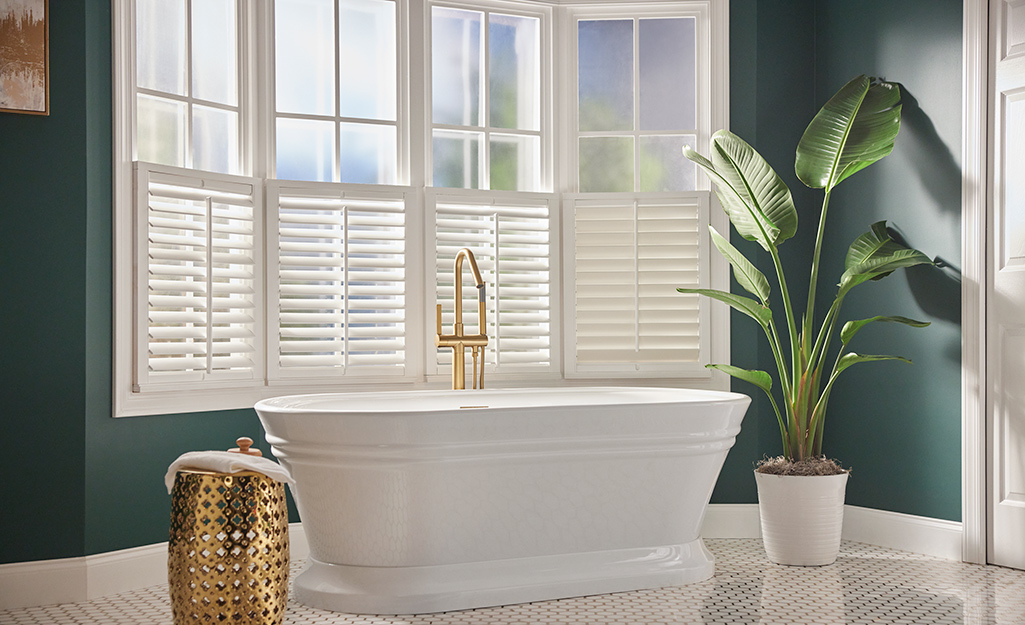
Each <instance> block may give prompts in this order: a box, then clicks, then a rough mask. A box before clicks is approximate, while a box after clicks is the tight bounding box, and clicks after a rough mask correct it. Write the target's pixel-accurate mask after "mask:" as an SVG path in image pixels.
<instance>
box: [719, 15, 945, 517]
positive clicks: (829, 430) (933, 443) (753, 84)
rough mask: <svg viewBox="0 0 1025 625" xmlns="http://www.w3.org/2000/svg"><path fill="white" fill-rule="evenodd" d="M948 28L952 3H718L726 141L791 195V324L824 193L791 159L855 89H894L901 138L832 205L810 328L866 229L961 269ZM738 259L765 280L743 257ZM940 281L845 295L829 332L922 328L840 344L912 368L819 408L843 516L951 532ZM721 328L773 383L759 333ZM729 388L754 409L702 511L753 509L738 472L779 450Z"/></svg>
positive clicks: (856, 383) (843, 384) (925, 278)
mask: <svg viewBox="0 0 1025 625" xmlns="http://www.w3.org/2000/svg"><path fill="white" fill-rule="evenodd" d="M961 19H962V18H961V2H960V0H902V1H901V2H893V1H892V0H859V1H858V2H847V1H843V0H828V1H827V0H818V1H815V0H733V1H732V2H731V10H730V20H731V24H730V37H731V41H730V54H731V58H730V71H731V80H730V98H731V107H730V115H731V129H732V130H733V131H734V132H736V133H737V134H739V135H741V136H742V137H744V138H746V139H747V140H748V141H749V142H750V143H751V144H752V145H754V146H755V148H756V149H758V150H759V152H760V153H761V154H762V155H763V156H764V157H765V158H766V160H768V161H769V163H770V164H772V165H773V167H774V168H775V169H776V171H777V173H779V175H780V176H781V177H782V178H783V179H784V181H785V182H786V183H787V185H788V186H789V187H790V189H791V191H792V193H793V194H794V200H795V203H796V205H797V208H798V213H799V222H800V223H799V227H798V235H797V236H796V237H795V238H794V239H792V240H790V241H787V242H786V243H785V245H784V246H783V247H782V248H781V252H782V256H783V263H784V267H785V270H786V272H787V276H788V282H789V287H790V290H791V295H792V300H793V301H794V302H795V305H799V306H800V307H801V309H802V310H803V308H804V304H803V302H804V301H805V299H806V298H807V284H806V283H807V276H808V262H809V260H805V259H810V257H811V248H812V246H813V245H814V236H815V229H816V227H817V224H818V214H819V207H820V205H821V198H822V194H821V192H818V191H811V190H809V189H807V188H805V187H804V185H803V184H801V183H800V182H798V181H797V180H796V179H795V176H794V173H793V161H794V149H795V148H796V146H797V143H798V141H799V140H800V137H801V134H802V133H803V131H804V128H805V127H806V126H807V123H808V122H809V121H810V120H811V118H812V116H814V114H815V112H817V111H818V109H819V108H820V107H821V106H822V104H824V103H825V102H826V101H827V100H828V99H829V98H830V97H831V96H832V95H833V94H834V93H835V92H836V90H838V89H839V88H840V87H841V86H842V85H843V84H844V83H846V82H847V81H848V80H850V79H851V78H853V77H854V76H856V75H858V74H862V73H864V74H868V75H874V76H882V77H885V78H886V79H888V80H891V81H897V82H900V83H901V84H902V85H903V87H904V109H903V124H902V130H901V133H900V136H899V137H898V139H897V147H896V149H895V150H894V153H893V154H892V155H891V156H889V157H888V158H886V159H885V160H883V161H882V162H880V163H878V164H876V165H873V166H872V167H870V168H869V169H867V170H865V171H863V172H860V173H858V174H857V175H855V176H853V177H852V178H850V179H848V180H847V181H845V182H844V183H843V184H841V185H840V186H839V187H837V190H836V191H834V194H833V197H832V200H831V205H830V211H829V219H828V221H827V223H828V228H827V231H826V236H825V238H824V253H823V261H822V270H821V274H820V284H819V291H818V295H819V298H818V302H817V304H816V309H817V311H818V313H817V314H818V315H821V314H822V313H824V311H825V310H826V309H827V308H828V306H829V304H830V303H831V301H832V295H833V294H834V293H835V290H836V289H835V286H834V285H835V284H836V282H837V281H838V279H839V275H840V273H842V271H843V259H844V256H845V254H846V252H847V248H848V246H849V245H850V243H851V241H853V240H854V238H855V237H857V236H858V235H859V234H861V233H862V232H864V231H866V230H868V227H869V225H870V224H871V223H872V222H874V221H878V220H881V219H887V220H889V222H890V224H891V225H892V226H894V227H896V228H897V229H898V230H899V231H900V232H901V233H902V234H903V236H904V237H905V238H906V239H907V241H908V243H909V244H910V245H912V246H914V247H917V248H918V249H921V250H922V251H923V252H925V253H926V254H927V255H929V256H930V257H935V256H940V257H942V258H943V259H945V260H947V261H948V262H949V263H950V264H951V265H953V266H954V267H959V266H960V236H961V230H960V162H959V159H960V143H961V108H960V106H961V39H962V35H961ZM733 239H734V242H735V243H736V241H737V239H738V237H736V236H734V238H733ZM741 243H742V244H743V246H741ZM737 245H738V247H740V248H741V249H742V250H743V251H744V252H745V253H746V254H747V255H748V256H749V257H752V258H754V259H755V261H756V264H758V265H759V267H760V268H761V269H762V270H763V271H764V272H765V273H766V274H767V275H774V273H773V270H772V266H771V261H770V260H769V259H768V255H767V254H765V253H764V252H761V251H760V249H759V248H758V247H757V246H756V245H754V244H750V243H747V242H740V243H737ZM952 273H953V272H951V274H947V273H944V272H943V271H942V270H939V269H936V268H925V267H921V268H912V269H911V270H908V271H906V272H903V271H902V272H898V273H896V274H894V275H892V276H890V277H889V278H887V279H886V280H883V281H882V282H878V283H876V282H872V283H869V284H867V285H864V286H861V287H858V289H856V290H855V291H854V292H853V293H852V294H851V295H850V296H849V297H848V298H847V303H846V304H845V307H844V310H843V311H842V315H841V318H842V319H860V318H866V317H871V316H874V315H879V314H884V315H885V314H901V315H905V316H909V317H913V318H917V319H922V320H927V321H931V322H932V326H930V327H929V328H926V329H924V330H912V329H910V328H906V327H904V326H897V327H892V326H885V325H884V324H876V326H874V327H870V328H868V329H866V330H865V331H864V332H863V333H861V334H859V336H858V338H857V340H856V344H854V345H852V348H854V349H856V350H857V351H859V352H862V353H882V354H886V353H895V354H899V355H903V356H906V357H909V358H912V359H913V360H914V361H915V363H916V364H915V365H914V366H913V367H909V366H906V365H902V364H900V363H889V362H888V363H872V364H866V365H860V366H858V367H854V368H852V369H850V370H848V371H847V372H846V373H845V374H844V376H843V377H842V378H841V380H840V382H838V385H837V387H836V389H835V391H834V392H833V394H832V399H831V402H830V407H829V412H828V415H829V418H828V419H829V420H828V421H827V426H826V439H825V450H826V453H827V454H828V455H829V456H830V457H835V458H838V459H840V460H841V461H842V462H843V463H844V464H845V465H846V466H850V467H853V469H854V473H853V475H852V478H851V480H850V482H849V485H848V490H847V493H848V496H847V502H848V503H850V504H854V505H859V506H866V507H871V508H879V509H884V510H892V511H896V512H904V513H910V514H916V515H921V516H927V517H935V518H941V519H949V520H959V519H960V515H961V481H960V479H961V477H960V476H961V446H960V445H961V444H960V427H961V408H960V376H961V367H960V358H961V352H960V318H959V316H960V284H959V282H958V281H957V280H956V279H953V278H951V277H950V275H952ZM773 287H774V289H775V287H776V285H775V283H773ZM735 288H736V287H735ZM777 290H778V289H777ZM732 322H733V331H732V337H731V340H732V358H733V363H734V364H736V365H738V366H742V367H746V368H761V369H765V370H768V371H771V370H773V369H774V364H773V362H772V359H771V355H770V354H769V352H768V348H767V347H766V346H765V345H764V337H763V336H762V335H761V331H760V330H758V329H757V328H755V327H753V326H754V324H753V323H752V322H751V321H750V320H749V319H747V318H746V317H743V316H742V315H738V314H736V313H734V317H733V319H732ZM734 388H735V390H738V391H741V392H745V393H748V394H749V395H752V396H753V397H754V398H755V403H754V404H753V405H752V409H751V411H750V412H749V414H748V416H747V417H746V419H745V422H744V430H745V431H744V432H742V433H741V436H740V437H739V438H738V441H737V446H736V447H735V448H734V449H733V450H732V451H731V452H730V457H729V459H728V460H727V463H726V466H725V467H724V469H723V473H722V477H721V478H720V481H719V483H718V485H717V487H716V491H715V494H714V496H713V499H712V501H713V502H745V501H754V500H755V495H754V483H753V478H752V477H751V473H750V472H751V466H752V463H753V462H754V461H755V460H757V459H758V458H760V457H761V456H762V455H763V454H776V453H779V451H780V443H779V440H778V439H779V436H778V429H777V428H776V426H775V417H774V416H773V414H772V409H771V407H770V406H768V405H767V402H765V401H763V400H762V398H761V397H760V393H761V392H760V391H756V389H753V387H751V386H749V385H746V384H743V383H739V382H735V383H734Z"/></svg>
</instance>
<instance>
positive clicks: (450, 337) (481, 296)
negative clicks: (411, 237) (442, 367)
mask: <svg viewBox="0 0 1025 625" xmlns="http://www.w3.org/2000/svg"><path fill="white" fill-rule="evenodd" d="M463 259H467V260H469V261H470V272H471V273H473V279H474V281H475V284H476V286H477V328H478V329H479V331H480V334H472V335H470V336H466V335H465V334H463V276H462V274H463ZM455 288H456V297H455V300H456V320H455V324H454V327H453V330H452V334H442V333H441V304H438V333H437V334H436V335H435V336H434V344H435V345H436V346H438V347H451V348H452V388H453V389H465V388H466V360H465V358H466V356H465V352H464V350H465V349H466V348H467V347H469V348H470V352H471V353H472V354H473V384H472V386H471V387H470V388H484V348H485V347H486V346H487V344H488V335H487V334H485V333H484V330H485V328H486V327H487V326H486V325H485V319H484V307H485V306H486V304H487V296H486V294H485V289H484V279H483V278H481V275H480V269H478V268H477V259H476V258H474V257H473V252H471V251H470V250H468V249H467V248H465V247H464V248H463V249H461V250H459V252H458V253H457V254H456V261H455ZM478 350H479V351H480V383H479V385H478V381H477V351H478Z"/></svg>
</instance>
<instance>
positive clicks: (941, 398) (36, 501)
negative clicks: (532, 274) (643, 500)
mask: <svg viewBox="0 0 1025 625" xmlns="http://www.w3.org/2000/svg"><path fill="white" fill-rule="evenodd" d="M889 5H890V3H889V2H886V1H884V0H879V1H876V2H869V1H867V0H864V1H861V2H858V3H848V2H841V1H839V0H830V1H829V2H823V1H818V2H816V1H814V0H793V1H784V0H775V1H767V0H733V2H732V7H731V21H732V24H731V46H730V47H731V73H732V76H731V110H730V113H731V117H732V128H733V129H734V131H736V132H738V133H739V134H740V135H741V136H744V137H745V138H747V139H748V140H749V141H751V142H752V143H753V144H754V145H755V146H756V147H757V148H758V149H759V150H760V151H762V153H763V154H765V155H766V157H767V158H768V159H769V160H770V162H772V163H773V164H774V166H775V167H776V168H777V170H778V171H779V173H780V175H781V176H783V177H784V179H785V180H786V181H787V183H788V184H789V185H790V186H791V189H792V190H793V192H794V194H795V198H797V201H798V203H799V205H800V206H802V213H801V215H802V225H801V228H802V231H803V232H804V233H806V232H807V230H811V229H813V228H814V226H811V227H809V226H808V222H809V220H808V219H806V218H805V213H804V212H803V211H804V210H811V211H813V213H814V212H817V198H815V197H814V193H811V194H810V195H811V197H810V203H809V202H808V201H806V200H808V198H807V197H806V195H807V194H809V192H807V191H806V190H804V189H803V188H802V187H801V186H800V184H799V183H797V182H796V181H795V180H794V179H793V171H792V163H793V149H794V147H795V146H796V144H797V140H798V139H799V138H800V133H801V132H802V131H803V128H804V126H805V125H806V124H807V121H808V120H809V119H810V118H811V116H812V115H813V114H814V112H815V111H816V110H817V109H818V107H819V106H820V105H821V104H822V102H823V101H824V100H825V99H826V98H828V96H829V95H830V94H831V93H832V92H833V91H834V90H835V89H836V88H837V87H838V86H839V85H840V84H842V83H843V82H844V81H845V80H846V79H847V78H850V77H851V76H853V75H855V74H857V73H861V72H869V73H881V74H884V75H885V76H886V77H887V78H889V79H890V80H899V81H901V82H902V83H904V84H905V85H906V86H907V88H908V91H909V93H910V94H911V95H912V96H914V97H915V98H916V99H917V102H918V105H917V107H909V108H908V109H906V113H905V127H904V130H903V131H902V134H901V137H900V139H899V146H898V150H897V151H896V152H895V154H894V156H892V157H890V159H888V161H887V162H886V164H885V165H884V164H880V165H878V166H876V168H875V169H876V171H872V170H867V171H866V172H862V173H860V174H858V176H856V177H855V178H852V179H851V180H850V181H848V182H845V183H844V185H842V187H846V188H843V193H845V194H846V195H845V196H844V197H843V198H842V199H841V198H840V197H839V195H838V199H837V200H834V201H835V202H837V203H838V206H837V208H836V209H835V211H834V214H836V215H841V214H843V215H844V216H843V217H841V218H838V219H837V222H836V223H837V226H836V231H835V232H832V233H831V234H830V245H833V240H834V239H838V240H840V241H842V248H843V249H846V245H847V243H848V242H849V239H851V238H853V236H854V235H855V234H857V233H858V232H860V231H861V230H862V229H863V228H864V227H865V226H866V225H867V224H868V223H870V222H871V221H872V220H873V219H875V218H877V217H876V215H875V211H878V212H879V218H882V217H886V218H889V219H891V220H892V221H893V222H894V223H895V224H896V225H897V226H899V227H900V228H901V230H902V231H903V232H904V233H905V235H906V236H907V237H908V239H909V240H910V242H911V243H912V244H913V245H916V246H918V247H920V248H921V249H923V250H924V251H926V253H928V254H930V255H941V256H944V257H945V258H947V259H948V260H950V261H951V262H952V263H953V264H954V265H958V264H959V263H958V254H959V242H958V237H959V208H958V207H959V201H958V199H957V198H958V193H959V191H958V188H957V186H956V180H957V179H958V175H959V174H958V165H957V158H958V156H957V152H958V145H959V132H960V110H959V108H958V106H959V103H960V67H961V64H960V57H959V53H960V42H961V36H960V28H961V21H960V20H961V17H960V3H959V2H952V1H950V0H942V1H940V0H919V1H917V2H912V1H904V2H901V3H899V6H900V11H899V14H898V13H897V12H896V9H890V8H889ZM50 8H51V23H50V28H51V31H50V41H51V51H50V63H51V69H50V80H51V89H50V102H51V114H50V116H49V117H37V116H29V115H15V114H0V210H2V212H3V215H4V217H5V219H4V228H2V229H0V258H2V259H3V260H2V264H0V327H2V328H3V342H2V345H0V370H2V371H4V373H5V379H4V382H3V385H2V386H0V422H2V423H3V426H4V434H3V436H2V437H0V474H2V475H4V476H5V479H4V481H3V486H2V489H0V501H3V502H4V514H0V535H2V536H5V537H7V538H5V540H3V541H0V563H8V562H20V561H32V560H43V559H49V558H61V557H72V556H81V555H88V554H93V553H100V552H105V551H111V550H116V549H122V548H127V547H134V546H138V545H145V544H151V543H156V542H161V541H163V540H166V536H165V534H166V531H167V525H168V521H167V514H168V510H169V497H168V495H167V493H166V491H165V490H164V486H163V474H164V471H165V470H166V468H167V466H168V464H170V462H171V461H172V460H173V459H174V458H175V457H177V456H178V454H180V453H182V452H184V451H188V450H195V449H218V448H224V447H227V446H229V445H231V444H232V441H233V440H234V438H235V437H236V436H238V435H240V434H249V435H251V436H252V435H253V433H254V432H257V431H258V430H259V423H258V421H257V419H256V417H255V414H254V413H253V412H252V411H251V410H238V411H226V412H218V413H206V414H193V415H164V416H152V417H136V418H128V419H112V418H111V417H110V413H111V391H110V387H111V374H110V371H111V351H112V338H111V336H112V332H111V325H112V313H111V308H112V281H111V275H112V263H113V261H112V254H111V240H112V234H111V204H112V201H111V185H112V173H111V95H110V94H111V77H110V53H111V52H110V2H108V1H107V0H61V1H60V2H51V3H50ZM855 8H857V9H860V10H863V11H867V14H866V15H865V16H864V17H861V16H859V15H856V14H855ZM855 26H856V28H855ZM864 42H870V43H869V44H868V45H863V43H864ZM952 185H953V186H952ZM855 204H857V205H858V206H860V207H864V208H863V210H862V212H860V213H857V212H856V211H853V210H851V209H849V208H848V206H853V205H855ZM810 236H811V235H807V236H805V237H803V238H802V237H799V238H797V239H795V240H793V241H791V242H788V244H787V249H786V250H785V251H786V255H785V259H786V260H785V262H787V263H788V268H789V266H790V265H791V264H794V268H793V269H792V270H791V271H792V272H793V273H794V275H795V276H796V275H800V273H801V272H804V271H806V269H804V268H803V267H800V266H799V265H798V264H796V263H792V261H793V259H794V258H800V255H801V253H802V252H803V251H804V250H805V249H806V248H807V247H809V246H810V241H809V240H808V237H810ZM743 249H744V251H745V253H752V254H753V253H755V251H756V250H753V249H751V247H750V246H747V247H744V248H743ZM839 254H840V251H839V250H834V251H833V252H830V254H829V255H828V259H827V260H828V263H832V265H831V266H832V267H833V269H835V263H836V262H837V259H839V258H841V257H840V256H839ZM759 262H763V261H759ZM15 269H16V271H15ZM763 269H766V270H767V269H769V268H768V267H763ZM825 273H826V274H827V275H829V276H832V275H833V273H835V272H834V271H831V270H830V269H827V270H826V271H825ZM830 279H831V278H830ZM791 280H792V281H795V282H796V281H797V280H796V279H795V278H792V279H791ZM869 289H872V293H868V291H869ZM865 290H866V294H865V295H864V298H859V299H857V300H855V299H854V298H853V296H852V301H851V304H850V306H849V308H848V313H849V314H850V315H852V316H860V315H862V314H865V315H866V316H867V315H871V314H876V313H901V314H908V315H909V316H918V317H921V318H925V319H931V320H933V321H934V324H933V326H932V327H931V328H929V329H927V330H924V331H919V332H920V334H918V335H916V336H914V337H911V336H908V333H900V334H897V333H894V334H893V335H892V336H891V335H890V334H888V333H886V332H883V331H880V332H874V333H873V335H872V337H868V336H866V343H865V344H864V350H865V351H871V350H873V349H880V350H883V349H885V350H889V349H893V350H896V351H899V352H901V353H904V354H905V355H908V356H911V357H913V358H915V359H916V361H917V363H918V364H916V365H915V366H914V367H913V368H912V367H909V368H904V369H900V368H896V367H897V365H893V367H895V368H893V369H885V367H887V366H889V365H880V367H884V368H883V369H877V370H870V369H869V368H868V367H869V366H868V365H866V369H865V371H864V374H865V375H866V376H868V377H867V378H865V379H868V380H871V388H872V389H873V391H878V397H879V399H878V400H876V399H874V397H876V395H875V394H866V393H863V392H859V391H858V390H857V384H858V382H859V381H860V380H861V379H860V378H858V377H856V376H851V378H850V379H848V380H847V381H846V386H844V387H843V388H842V389H837V393H836V394H835V395H834V397H835V398H834V401H833V412H832V417H831V418H832V422H831V424H830V425H831V430H830V434H829V439H828V442H829V443H830V444H831V448H830V453H831V455H835V456H838V457H841V458H842V459H843V460H844V461H845V462H847V463H848V464H851V465H853V466H854V469H855V474H854V479H852V481H851V486H850V491H849V494H850V496H849V501H850V502H851V503H855V504H858V505H866V506H872V507H878V508H883V509H887V510H897V511H901V512H910V513H914V514H920V515H924V516H933V517H939V518H946V519H957V518H959V510H960V488H959V484H960V482H959V474H960V473H959V471H960V455H959V449H960V443H959V441H960V434H959V432H960V430H959V400H958V398H957V393H958V390H957V389H958V385H959V375H960V369H959V357H960V356H959V351H958V346H959V341H958V336H959V334H958V332H959V326H958V320H957V318H956V316H957V311H958V310H959V299H958V294H957V292H956V289H953V287H952V286H951V285H950V284H949V281H947V280H946V279H945V278H943V276H942V274H938V273H936V272H930V271H924V272H920V273H917V274H913V273H911V272H909V273H908V275H907V276H905V275H895V276H893V277H891V278H889V279H888V280H887V281H884V282H883V283H880V284H878V285H876V284H873V285H871V287H865ZM795 297H796V296H795ZM862 309H864V310H862ZM746 321H747V320H746V319H740V318H735V319H734V331H733V335H732V343H733V358H734V362H735V363H736V364H738V365H740V366H747V367H761V368H767V367H769V366H770V365H771V360H770V358H769V354H768V353H767V350H765V349H763V346H762V341H763V340H764V339H763V337H761V336H760V335H759V334H758V333H756V332H755V331H754V328H750V327H748V324H747V323H745V322H746ZM901 329H903V328H901ZM865 334H866V335H867V334H869V333H868V332H867V331H866V333H865ZM860 338H861V337H859V339H860ZM873 342H874V343H873ZM855 371H856V370H855V369H852V370H851V372H852V373H853V372H855ZM898 374H899V375H900V376H901V377H899V378H898V377H897V375H898ZM740 390H746V391H747V390H749V389H740ZM751 394H752V395H754V393H751ZM766 408H767V407H766V406H765V405H763V404H762V402H761V401H760V399H757V400H756V404H755V406H754V407H753V409H752V413H751V414H749V416H748V418H747V420H746V421H745V424H744V431H743V432H742V434H741V436H740V438H739V440H738V442H737V446H736V447H735V448H734V450H733V451H732V452H731V454H730V457H729V459H728V461H727V465H726V467H724V470H723V475H722V479H721V480H720V483H719V486H718V487H717V489H716V493H715V496H714V499H713V500H714V501H718V502H742V503H746V502H753V501H755V494H754V481H753V478H752V477H751V473H750V471H751V466H752V463H753V462H754V460H756V459H757V458H759V457H761V456H762V454H764V453H774V452H775V451H777V450H778V442H777V441H776V428H775V424H774V418H773V417H772V416H771V413H767V412H766ZM254 438H255V436H254ZM262 447H263V448H264V450H265V451H266V450H267V447H266V444H263V445H262ZM916 491H917V492H916Z"/></svg>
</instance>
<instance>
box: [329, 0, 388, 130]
mask: <svg viewBox="0 0 1025 625" xmlns="http://www.w3.org/2000/svg"><path fill="white" fill-rule="evenodd" d="M338 45H339V59H340V63H339V66H338V69H339V72H340V76H339V91H340V97H339V106H340V113H341V115H342V117H362V118H365V119H380V120H387V121H395V108H396V98H397V92H396V84H397V80H398V78H397V74H396V71H397V70H396V60H395V59H396V48H395V3H394V2H391V1H390V0H341V2H339V12H338Z"/></svg>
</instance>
